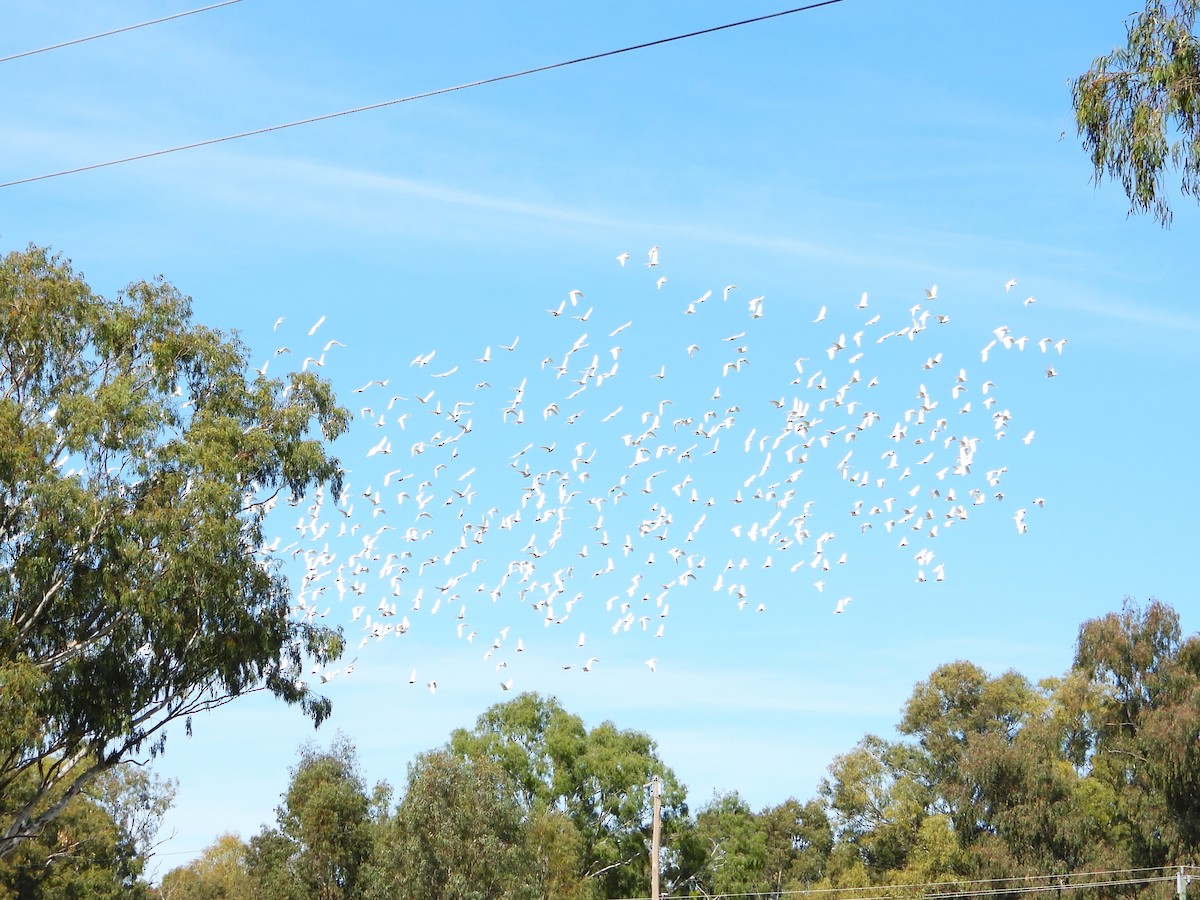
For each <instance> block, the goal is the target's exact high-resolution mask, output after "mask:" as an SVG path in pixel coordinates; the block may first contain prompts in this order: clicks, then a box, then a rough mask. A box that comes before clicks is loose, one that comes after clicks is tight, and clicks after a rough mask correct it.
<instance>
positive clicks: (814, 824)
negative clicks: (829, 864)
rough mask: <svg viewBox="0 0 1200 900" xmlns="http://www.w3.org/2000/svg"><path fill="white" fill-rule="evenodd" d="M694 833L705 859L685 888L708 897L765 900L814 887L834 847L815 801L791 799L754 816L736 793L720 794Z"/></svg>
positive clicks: (698, 818)
mask: <svg viewBox="0 0 1200 900" xmlns="http://www.w3.org/2000/svg"><path fill="white" fill-rule="evenodd" d="M693 832H694V836H693V840H696V841H698V844H699V847H700V848H703V850H704V851H705V854H706V857H705V858H704V860H703V863H702V864H701V865H699V866H696V867H695V869H694V872H693V873H692V874H691V876H690V878H688V879H687V881H686V885H685V886H686V887H687V888H688V889H689V890H692V891H695V892H697V893H700V894H702V895H704V896H711V895H721V894H727V895H733V894H737V895H740V896H746V897H755V898H767V897H776V896H779V895H780V893H781V892H783V891H799V890H806V889H808V888H812V887H814V886H815V885H816V884H817V883H818V882H819V881H820V880H821V878H822V877H823V876H824V872H825V866H826V861H827V860H828V857H829V853H830V851H831V850H832V848H833V832H832V830H831V828H830V824H829V819H828V818H827V816H826V814H825V810H824V808H823V807H822V806H821V804H820V803H818V802H816V801H809V802H808V803H800V802H799V801H797V800H795V799H789V800H786V801H785V802H783V803H781V804H779V805H777V806H769V807H766V808H765V809H763V810H761V811H760V812H757V813H756V812H754V811H752V810H751V808H750V805H749V804H748V803H746V801H745V800H743V799H742V798H741V797H740V796H739V795H738V794H737V793H731V794H722V795H718V796H715V797H714V798H713V800H712V801H711V802H710V803H709V804H708V805H706V806H705V807H704V808H703V809H701V810H700V811H699V812H698V813H697V815H696V822H695V827H694V829H693Z"/></svg>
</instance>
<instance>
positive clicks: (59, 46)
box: [0, 0, 242, 63]
mask: <svg viewBox="0 0 1200 900" xmlns="http://www.w3.org/2000/svg"><path fill="white" fill-rule="evenodd" d="M241 2H242V0H224V2H222V3H214V4H212V5H211V6H202V7H200V8H199V9H189V10H188V11H187V12H181V13H175V14H174V15H170V16H163V17H162V18H161V19H151V20H150V21H149V22H138V23H137V24H136V25H126V26H124V27H123V28H114V29H113V30H112V31H102V32H100V34H89V35H88V36H87V37H81V38H75V39H74V40H70V41H63V42H62V43H60V44H51V45H50V46H49V47H39V48H38V49H37V50H26V51H25V52H23V53H14V54H13V55H12V56H0V63H6V62H12V61H13V60H14V59H22V58H24V57H26V56H35V55H36V54H38V53H47V52H49V51H51V50H61V49H62V48H63V47H72V46H74V45H75V44H82V43H85V42H86V41H94V40H96V39H97V38H103V37H111V36H112V35H114V34H121V33H123V32H126V31H133V30H134V29H135V28H145V27H146V26H147V25H157V24H159V23H160V22H170V21H171V20H172V19H182V18H183V17H184V16H194V15H195V14H196V13H202V12H208V11H209V10H210V9H217V8H218V7H221V6H229V5H230V4H233V3H241Z"/></svg>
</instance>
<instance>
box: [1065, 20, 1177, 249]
mask: <svg viewBox="0 0 1200 900" xmlns="http://www.w3.org/2000/svg"><path fill="white" fill-rule="evenodd" d="M1198 9H1200V0H1174V2H1170V0H1148V2H1147V3H1146V8H1145V9H1144V10H1142V11H1141V12H1137V13H1134V14H1133V15H1132V16H1131V18H1130V21H1129V22H1128V24H1127V25H1126V32H1127V41H1126V45H1125V46H1124V47H1118V48H1115V49H1114V50H1113V51H1112V52H1111V53H1109V54H1107V55H1106V56H1101V57H1099V58H1097V59H1096V60H1095V62H1093V63H1092V67H1091V68H1090V69H1088V71H1087V72H1085V73H1083V74H1082V75H1080V76H1079V77H1078V78H1076V79H1075V80H1074V81H1073V82H1072V94H1073V99H1074V106H1075V120H1076V125H1077V127H1078V131H1079V134H1080V136H1081V137H1082V138H1083V146H1084V149H1085V150H1086V151H1087V152H1088V154H1089V156H1090V157H1091V160H1092V164H1093V166H1095V177H1096V181H1097V182H1099V181H1100V180H1101V179H1102V178H1104V177H1105V176H1108V177H1110V178H1114V179H1116V180H1117V181H1119V182H1121V186H1122V187H1123V188H1124V189H1125V194H1126V196H1127V197H1128V198H1129V204H1130V213H1145V212H1150V213H1152V214H1153V215H1154V218H1155V219H1156V220H1157V221H1158V222H1159V223H1161V224H1162V225H1163V226H1168V225H1170V223H1171V207H1170V203H1169V202H1168V198H1167V195H1168V188H1167V184H1166V180H1167V175H1168V173H1169V172H1170V171H1171V170H1175V171H1178V173H1179V177H1180V187H1181V188H1182V190H1183V193H1184V194H1191V195H1193V196H1197V197H1198V199H1200V194H1198V189H1200V41H1198V40H1197V38H1196V13H1197V10H1198Z"/></svg>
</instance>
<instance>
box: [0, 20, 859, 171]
mask: <svg viewBox="0 0 1200 900" xmlns="http://www.w3.org/2000/svg"><path fill="white" fill-rule="evenodd" d="M842 2H843V0H820V2H817V3H810V4H808V5H807V6H797V7H795V8H794V9H785V10H783V11H782V12H775V13H768V14H767V15H765V16H756V17H755V18H753V19H743V20H741V21H740V22H730V23H728V24H726V25H716V26H713V27H712V28H703V29H701V30H700V31H691V32H688V33H687V34H677V35H675V36H674V37H667V38H659V39H658V40H655V41H648V42H646V43H644V44H634V45H632V46H630V47H622V48H621V49H619V50H606V51H604V52H603V53H593V54H591V55H590V56H580V57H576V58H575V59H568V60H564V61H563V62H556V63H551V64H550V65H546V66H537V67H535V68H532V69H522V70H521V71H520V72H510V73H508V74H507V75H495V76H493V77H491V78H483V79H480V80H479V81H468V82H466V83H465V84H457V85H455V86H454V87H446V88H438V89H437V90H434V91H425V92H424V93H421V94H411V95H409V96H407V97H401V98H399V99H396V100H385V101H383V102H382V103H371V104H368V105H367V106H357V107H355V108H354V109H344V110H341V111H340V112H334V113H325V114H324V115H320V116H313V117H311V118H308V119H300V120H298V121H295V122H285V123H283V124H282V125H269V126H267V127H266V128H256V129H254V130H252V131H243V132H240V133H238V134H230V135H226V136H225V137H218V138H209V139H208V140H204V141H196V142H194V143H191V144H181V145H179V146H177V147H169V148H167V149H165V150H152V151H150V152H149V153H138V154H136V155H134V156H124V157H121V158H120V159H112V160H109V161H107V162H101V163H92V164H91V165H87V166H79V167H78V168H74V169H63V170H62V171H59V172H50V173H48V174H46V175H34V176H32V177H30V178H19V179H17V180H16V181H5V182H3V183H0V188H7V187H14V186H15V185H18V184H30V183H31V182H34V181H45V180H46V179H48V178H59V177H61V176H63V175H77V174H78V173H80V172H90V171H92V170H93V169H103V168H106V167H108V166H119V165H122V164H124V163H130V162H138V161H139V160H143V159H152V158H153V157H155V156H166V155H167V154H169V153H180V152H182V151H184V150H195V149H196V148H198V147H208V146H210V145H212V144H221V143H224V142H226V141H236V140H240V139H242V138H248V137H255V136H256V135H260V134H269V133H270V132H272V131H283V130H284V129H285V128H297V127H299V126H301V125H312V124H314V123H316V122H325V121H328V120H329V119H336V118H339V117H341V116H350V115H354V114H355V113H361V112H369V111H370V110H374V109H383V108H384V107H387V106H396V105H397V104H400V103H410V102H412V101H413V100H424V99H426V98H428V97H437V96H439V95H441V94H450V93H453V92H455V91H464V90H466V89H467V88H473V87H481V86H483V85H485V84H495V83H497V82H500V81H509V80H510V79H513V78H521V77H523V76H525V75H536V74H538V73H540V72H549V71H551V70H553V69H562V68H564V67H566V66H574V65H578V64H579V63H585V62H592V61H593V60H597V59H604V58H606V57H609V56H618V55H620V54H622V53H631V52H633V51H634V50H645V49H646V48H648V47H658V46H660V45H662V44H670V43H672V42H673V41H682V40H685V39H686V38H693V37H699V36H700V35H704V34H712V33H714V32H717V31H725V30H726V29H729V28H738V27H740V26H742V25H751V24H753V23H755V22H765V21H767V20H768V19H777V18H779V17H780V16H790V15H792V14H794V13H800V12H807V11H808V10H812V9H818V8H820V7H822V6H832V5H833V4H835V3H842Z"/></svg>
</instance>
